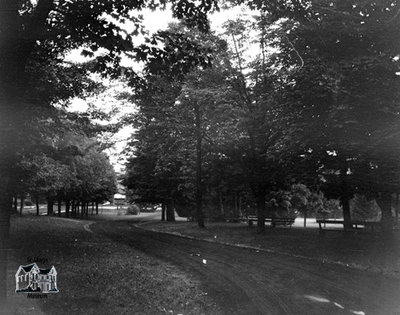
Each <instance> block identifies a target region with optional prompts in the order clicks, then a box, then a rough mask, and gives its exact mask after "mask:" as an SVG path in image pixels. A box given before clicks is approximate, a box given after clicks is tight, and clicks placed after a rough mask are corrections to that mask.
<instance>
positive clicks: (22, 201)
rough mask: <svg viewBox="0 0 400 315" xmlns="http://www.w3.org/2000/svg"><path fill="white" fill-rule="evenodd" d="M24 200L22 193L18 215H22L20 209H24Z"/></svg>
mask: <svg viewBox="0 0 400 315" xmlns="http://www.w3.org/2000/svg"><path fill="white" fill-rule="evenodd" d="M24 202H25V196H24V195H23V194H22V195H21V204H20V205H19V215H20V216H22V210H24Z"/></svg>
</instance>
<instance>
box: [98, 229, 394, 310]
mask: <svg viewBox="0 0 400 315" xmlns="http://www.w3.org/2000/svg"><path fill="white" fill-rule="evenodd" d="M133 223H134V222H123V221H119V222H118V221H101V222H100V221H98V222H96V223H95V224H92V225H91V226H90V229H91V231H93V232H94V233H98V234H100V235H102V236H105V237H108V238H110V239H112V240H114V241H118V242H121V243H124V244H127V245H129V246H132V247H134V248H135V249H138V250H140V251H143V252H144V253H146V254H147V255H150V256H154V257H157V258H160V259H162V260H165V261H168V262H170V263H172V264H174V265H175V266H176V267H177V268H179V269H181V270H184V271H185V272H187V273H190V274H191V275H192V276H193V277H194V278H196V279H198V280H199V281H200V283H201V285H202V288H203V289H204V291H205V292H207V293H208V294H209V295H210V296H211V297H212V298H213V299H214V300H215V302H216V303H217V304H218V305H219V307H220V308H221V309H222V310H224V311H225V312H226V314H246V315H253V314H254V315H255V314H373V315H379V314H382V315H395V314H400V281H399V280H396V279H392V278H388V277H383V276H378V275H376V274H370V273H368V272H366V271H358V270H354V269H350V268H345V267H341V266H337V265H332V264H322V263H319V262H314V261H311V260H306V259H302V258H297V257H290V256H282V255H279V254H274V253H266V252H258V251H256V250H250V249H244V248H235V247H232V246H225V245H221V244H214V243H209V242H203V241H196V240H189V239H184V238H181V237H178V236H173V235H167V234H161V233H156V232H151V231H146V230H142V229H139V228H136V227H135V226H134V225H133ZM203 260H205V261H203ZM204 262H205V263H204ZM155 298H156V297H155Z"/></svg>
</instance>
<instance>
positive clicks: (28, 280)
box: [15, 263, 58, 293]
mask: <svg viewBox="0 0 400 315" xmlns="http://www.w3.org/2000/svg"><path fill="white" fill-rule="evenodd" d="M15 286H16V287H15V292H27V293H30V292H37V293H57V292H58V289H57V271H56V268H54V266H52V267H51V268H47V269H41V268H39V267H38V265H36V263H33V264H30V265H26V266H19V268H18V271H17V273H16V274H15Z"/></svg>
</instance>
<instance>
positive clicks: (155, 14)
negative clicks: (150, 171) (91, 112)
mask: <svg viewBox="0 0 400 315" xmlns="http://www.w3.org/2000/svg"><path fill="white" fill-rule="evenodd" d="M140 14H142V15H143V25H144V27H145V29H146V30H147V31H148V32H149V33H150V34H152V33H155V32H157V31H158V30H165V29H167V27H168V24H169V23H171V22H174V21H175V22H177V21H178V20H177V19H174V18H173V17H172V11H171V9H166V10H156V11H151V10H149V9H146V10H143V11H142V12H140ZM252 14H255V12H249V10H248V9H247V8H246V7H244V6H242V7H239V6H235V7H233V8H230V9H225V10H221V11H220V12H215V13H213V14H211V15H209V19H210V23H211V30H212V31H215V32H216V33H217V34H221V33H222V32H223V24H224V23H225V22H226V21H228V20H230V19H236V18H237V17H239V16H241V15H244V16H246V15H252ZM126 27H127V29H128V30H129V27H130V26H129V25H126ZM134 41H135V44H140V43H141V42H142V41H144V37H143V36H137V37H135V38H134ZM100 53H101V52H100ZM86 60H88V59H87V58H86V57H84V56H82V55H81V50H80V49H76V50H74V51H72V52H70V54H68V56H66V61H68V62H84V61H86ZM122 64H123V65H124V66H130V67H133V68H134V69H136V70H139V71H140V69H141V66H140V64H138V63H136V62H134V61H132V60H129V59H128V58H123V60H122ZM111 85H112V87H111V88H110V91H106V92H105V93H102V95H100V96H98V97H97V98H95V99H93V98H89V99H78V98H76V99H74V100H72V102H71V104H70V106H69V107H68V110H70V111H76V112H86V111H87V110H88V109H89V104H90V103H91V104H93V103H96V106H98V109H100V110H104V111H106V112H110V111H111V110H112V109H114V108H116V107H117V108H118V111H119V113H118V114H116V115H115V117H114V120H115V119H119V118H120V117H122V115H124V114H129V113H132V112H133V111H134V110H135V109H134V104H128V103H127V102H126V101H125V102H124V101H117V100H116V99H115V98H113V95H115V94H116V93H117V92H118V90H120V91H123V90H124V89H126V87H124V86H123V85H122V84H119V85H120V86H119V87H118V84H117V85H116V84H115V83H112V84H111ZM112 122H115V121H112ZM133 131H134V130H133V128H131V127H129V126H127V127H125V128H123V129H122V130H120V132H118V133H117V134H115V135H114V136H112V137H111V139H110V140H111V141H115V145H114V146H113V148H111V149H108V150H107V151H106V153H107V154H108V155H109V156H110V160H111V163H112V164H113V166H114V168H115V170H116V171H117V172H122V171H123V168H124V166H123V164H124V162H125V161H124V159H123V158H122V156H121V152H122V151H123V149H124V147H125V146H126V143H127V140H128V139H129V137H130V135H131V134H132V132H133Z"/></svg>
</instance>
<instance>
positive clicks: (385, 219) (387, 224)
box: [376, 192, 393, 233]
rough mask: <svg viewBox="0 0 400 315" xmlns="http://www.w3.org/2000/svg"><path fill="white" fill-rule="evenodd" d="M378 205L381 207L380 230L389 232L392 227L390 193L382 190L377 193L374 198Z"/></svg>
mask: <svg viewBox="0 0 400 315" xmlns="http://www.w3.org/2000/svg"><path fill="white" fill-rule="evenodd" d="M376 201H377V203H378V206H379V207H380V208H381V212H382V218H381V228H382V232H384V233H390V232H391V231H392V229H393V216H392V194H391V193H389V192H383V193H380V194H379V197H378V198H377V199H376Z"/></svg>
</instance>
